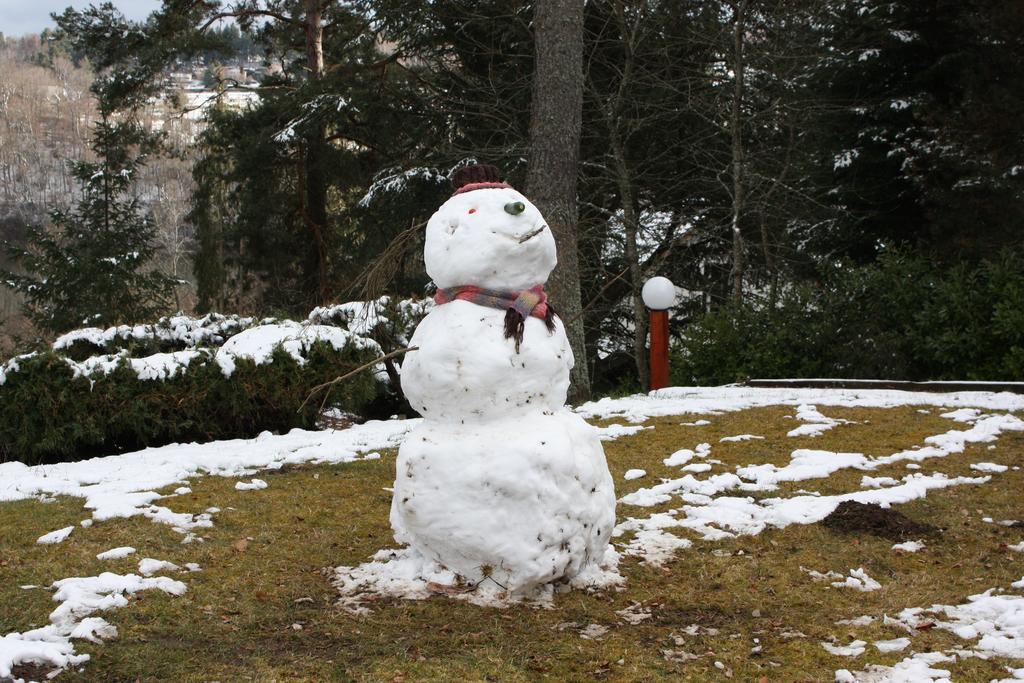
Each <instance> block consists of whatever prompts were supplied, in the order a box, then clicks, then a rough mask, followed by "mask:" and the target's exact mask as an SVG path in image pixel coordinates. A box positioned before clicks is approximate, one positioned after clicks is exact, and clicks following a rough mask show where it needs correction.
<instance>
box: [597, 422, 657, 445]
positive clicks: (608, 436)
mask: <svg viewBox="0 0 1024 683" xmlns="http://www.w3.org/2000/svg"><path fill="white" fill-rule="evenodd" d="M596 429H597V432H598V438H600V439H601V441H615V439H618V438H619V437H622V436H632V435H634V434H636V433H637V432H642V431H643V430H645V429H654V427H642V426H640V425H620V424H610V425H608V426H607V427H597V428H596Z"/></svg>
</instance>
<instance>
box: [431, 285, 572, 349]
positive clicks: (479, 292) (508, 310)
mask: <svg viewBox="0 0 1024 683" xmlns="http://www.w3.org/2000/svg"><path fill="white" fill-rule="evenodd" d="M456 300H461V301H468V302H470V303H473V304H477V305H478V306H488V307H490V308H497V309H498V310H504V311H505V339H514V340H515V343H516V353H519V345H520V344H522V343H523V331H524V329H525V328H526V318H528V317H529V316H531V315H532V316H533V317H534V318H540V319H541V320H543V321H544V324H545V325H546V326H547V328H548V332H553V331H554V330H555V310H554V308H552V306H551V304H549V303H548V295H547V294H545V293H544V285H535V286H533V287H530V288H529V289H524V290H522V291H519V292H516V291H500V290H494V289H485V288H483V287H476V286H473V285H463V286H461V287H448V288H446V289H438V290H437V293H436V294H434V302H435V303H437V304H439V305H440V304H446V303H448V302H450V301H456Z"/></svg>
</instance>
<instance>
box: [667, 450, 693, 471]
mask: <svg viewBox="0 0 1024 683" xmlns="http://www.w3.org/2000/svg"><path fill="white" fill-rule="evenodd" d="M695 455H696V453H694V452H693V451H691V450H690V449H689V448H682V449H680V450H678V451H676V452H675V453H673V454H672V455H670V456H668V457H667V458H665V459H664V460H662V462H663V463H664V464H665V466H666V467H675V466H676V465H685V464H686V463H688V462H690V460H692V459H693V457H694V456H695Z"/></svg>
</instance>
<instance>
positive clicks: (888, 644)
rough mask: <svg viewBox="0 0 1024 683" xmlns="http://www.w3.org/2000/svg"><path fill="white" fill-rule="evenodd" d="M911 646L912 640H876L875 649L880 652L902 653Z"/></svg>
mask: <svg viewBox="0 0 1024 683" xmlns="http://www.w3.org/2000/svg"><path fill="white" fill-rule="evenodd" d="M909 646H910V638H893V639H892V640H876V641H875V647H876V648H877V649H878V651H879V652H902V651H903V650H906V649H907V647H909Z"/></svg>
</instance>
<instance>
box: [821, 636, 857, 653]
mask: <svg viewBox="0 0 1024 683" xmlns="http://www.w3.org/2000/svg"><path fill="white" fill-rule="evenodd" d="M866 645H867V643H866V642H864V641H863V640H854V641H853V642H851V643H850V644H849V645H833V644H832V643H827V642H823V643H822V644H821V646H822V647H823V648H825V650H826V651H828V652H829V654H833V655H838V656H840V657H859V656H861V655H862V654H864V650H865V646H866Z"/></svg>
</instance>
